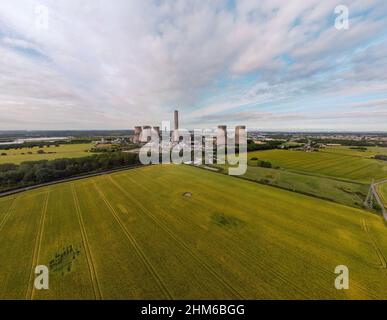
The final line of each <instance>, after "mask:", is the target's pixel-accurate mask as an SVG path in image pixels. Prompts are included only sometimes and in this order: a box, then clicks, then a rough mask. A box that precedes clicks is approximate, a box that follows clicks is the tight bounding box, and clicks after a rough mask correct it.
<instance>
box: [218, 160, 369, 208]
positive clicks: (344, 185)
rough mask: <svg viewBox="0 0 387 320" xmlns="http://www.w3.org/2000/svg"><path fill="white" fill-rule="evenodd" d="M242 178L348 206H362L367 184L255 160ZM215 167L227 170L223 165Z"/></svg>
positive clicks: (367, 187)
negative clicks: (273, 166) (272, 166)
mask: <svg viewBox="0 0 387 320" xmlns="http://www.w3.org/2000/svg"><path fill="white" fill-rule="evenodd" d="M249 163H250V165H249V166H248V167H247V171H246V173H245V174H244V175H243V176H242V177H243V178H246V179H249V180H253V181H257V182H259V183H264V184H268V185H273V186H277V187H280V188H284V189H288V190H291V191H295V192H300V193H304V194H307V195H312V196H316V197H319V198H322V199H327V200H331V201H335V202H338V203H342V204H345V205H348V206H353V207H359V208H363V206H364V205H363V203H364V200H365V198H366V196H367V192H368V189H369V185H367V184H362V183H353V182H346V181H341V180H337V179H332V178H329V177H320V176H313V175H305V174H301V173H296V172H290V171H286V170H278V169H269V168H261V167H257V166H253V164H255V165H256V161H255V162H254V161H249ZM214 166H215V167H218V168H222V169H223V170H227V167H226V166H224V165H214Z"/></svg>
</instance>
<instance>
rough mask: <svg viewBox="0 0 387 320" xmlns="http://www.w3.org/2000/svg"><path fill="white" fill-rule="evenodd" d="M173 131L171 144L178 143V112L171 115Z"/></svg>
mask: <svg viewBox="0 0 387 320" xmlns="http://www.w3.org/2000/svg"><path fill="white" fill-rule="evenodd" d="M173 122H174V130H173V139H172V140H173V142H179V140H180V139H179V138H180V136H179V111H177V110H175V112H174V114H173Z"/></svg>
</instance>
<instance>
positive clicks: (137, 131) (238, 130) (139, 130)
mask: <svg viewBox="0 0 387 320" xmlns="http://www.w3.org/2000/svg"><path fill="white" fill-rule="evenodd" d="M166 130H168V131H169V132H166ZM162 131H163V136H164V134H167V136H169V141H170V142H172V143H174V144H176V143H178V142H179V141H180V132H179V111H178V110H175V111H174V112H173V130H172V131H171V130H170V129H169V128H164V127H163V128H162ZM245 133H246V126H236V127H235V143H236V144H239V143H240V142H241V141H240V138H241V136H244V135H245ZM152 135H156V136H158V137H160V135H161V131H160V127H159V126H153V127H152V126H149V125H145V126H136V127H134V136H133V139H132V141H133V143H147V142H149V141H150V140H151V138H152ZM215 141H216V144H217V145H220V146H226V145H227V126H226V125H219V126H218V128H217V132H216V139H215Z"/></svg>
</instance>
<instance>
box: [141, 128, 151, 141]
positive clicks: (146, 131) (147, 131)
mask: <svg viewBox="0 0 387 320" xmlns="http://www.w3.org/2000/svg"><path fill="white" fill-rule="evenodd" d="M151 138H152V128H151V127H150V126H143V127H142V133H141V138H140V141H141V142H148V141H150V140H151Z"/></svg>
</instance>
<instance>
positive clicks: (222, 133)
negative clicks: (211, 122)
mask: <svg viewBox="0 0 387 320" xmlns="http://www.w3.org/2000/svg"><path fill="white" fill-rule="evenodd" d="M216 144H218V145H226V144H227V126H218V132H217V137H216Z"/></svg>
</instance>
